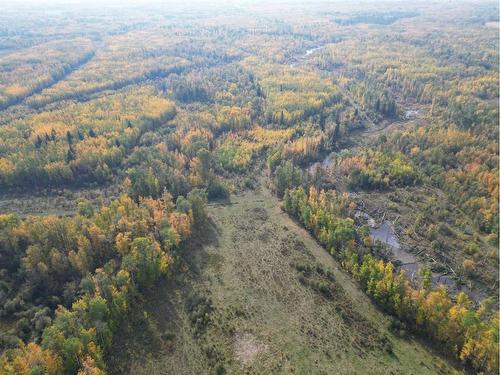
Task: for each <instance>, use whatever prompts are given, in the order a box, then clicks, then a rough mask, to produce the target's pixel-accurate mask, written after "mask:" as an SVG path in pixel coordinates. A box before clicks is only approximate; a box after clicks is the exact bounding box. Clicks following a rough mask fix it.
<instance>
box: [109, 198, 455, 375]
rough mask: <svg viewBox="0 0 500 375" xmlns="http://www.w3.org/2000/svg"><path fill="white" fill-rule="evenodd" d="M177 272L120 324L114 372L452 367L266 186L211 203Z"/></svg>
mask: <svg viewBox="0 0 500 375" xmlns="http://www.w3.org/2000/svg"><path fill="white" fill-rule="evenodd" d="M209 217H210V222H209V224H208V225H207V226H206V228H205V230H204V231H203V233H202V234H201V235H200V236H198V237H197V238H196V239H194V240H193V241H191V243H189V244H188V246H187V249H186V250H185V253H184V255H183V259H184V260H183V262H182V264H179V266H178V268H179V270H175V272H173V276H172V279H171V280H169V281H166V282H163V283H162V284H161V285H159V286H158V288H157V289H155V290H151V291H149V293H148V294H147V297H146V300H145V302H144V304H141V305H140V306H136V307H135V308H134V309H133V313H132V314H131V316H130V317H129V319H127V321H126V322H124V324H123V326H122V327H121V330H120V334H119V335H118V337H117V339H116V340H115V343H114V349H113V353H111V356H110V364H111V365H110V369H109V370H110V372H111V373H112V374H122V373H130V374H138V375H139V374H224V373H225V374H415V375H416V374H453V373H456V371H455V370H453V369H452V368H451V367H450V365H449V364H447V363H446V362H444V361H443V360H442V359H441V358H439V357H437V356H436V355H433V354H431V353H430V352H429V350H428V349H426V348H424V347H423V346H422V345H421V344H420V343H418V342H416V341H414V340H413V339H412V338H407V339H402V338H399V337H396V336H394V335H393V334H392V333H391V332H390V331H389V330H388V326H389V318H388V317H387V316H385V315H383V314H382V313H381V312H380V311H378V310H377V309H376V308H375V307H374V306H373V305H372V304H371V302H370V300H369V299H368V298H367V297H366V296H365V295H364V294H363V293H362V292H361V290H360V289H359V288H358V287H357V286H356V285H355V283H353V282H352V280H351V279H350V278H349V276H348V275H346V274H345V273H344V272H343V271H341V270H340V269H339V266H338V264H337V263H336V262H335V261H334V260H333V258H332V257H331V256H330V255H329V254H328V253H327V252H326V251H325V250H324V249H323V248H322V247H320V246H319V245H318V244H317V243H316V242H315V241H314V239H312V238H311V237H310V236H309V234H308V233H307V232H306V231H305V230H303V229H302V228H300V227H298V226H297V225H296V224H295V223H294V222H293V221H292V220H291V219H290V218H288V216H287V215H285V214H284V213H283V212H282V211H281V210H280V208H279V202H278V201H277V199H276V198H274V197H273V196H272V195H271V194H270V193H269V192H268V191H267V190H266V189H261V190H258V191H254V192H248V193H245V194H243V195H239V196H233V197H232V198H231V202H230V203H229V204H214V205H211V206H210V207H209Z"/></svg>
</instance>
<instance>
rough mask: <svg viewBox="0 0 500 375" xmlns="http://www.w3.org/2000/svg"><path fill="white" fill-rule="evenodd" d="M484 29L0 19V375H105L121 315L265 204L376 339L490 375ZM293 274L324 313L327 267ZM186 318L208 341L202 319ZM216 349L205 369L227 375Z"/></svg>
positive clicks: (132, 7)
mask: <svg viewBox="0 0 500 375" xmlns="http://www.w3.org/2000/svg"><path fill="white" fill-rule="evenodd" d="M498 14H499V7H498V4H497V3H496V2H494V1H489V0H484V1H460V2H454V3H453V4H450V3H448V2H444V1H437V0H436V1H412V2H409V1H383V2H373V1H363V2H349V1H345V2H343V1H338V2H337V1H336V2H320V1H318V2H316V1H311V2H309V1H308V2H305V1H277V2H264V1H262V2H261V1H241V2H219V3H215V4H208V3H205V2H199V3H193V4H191V3H190V2H172V3H169V4H164V3H161V2H156V3H155V2H153V3H151V4H146V3H136V4H132V3H125V4H118V3H113V2H103V3H102V4H99V5H97V4H96V3H91V2H88V3H85V2H82V3H74V4H72V3H69V4H62V3H59V2H48V3H46V4H42V3H36V4H35V3H33V4H31V5H29V4H27V3H26V4H21V3H20V2H19V3H18V2H16V1H11V2H7V3H3V2H2V4H0V352H1V356H0V374H1V375H13V374H26V375H28V374H29V375H34V374H54V375H55V374H78V375H84V374H106V373H113V371H114V370H113V369H112V368H110V366H109V363H111V362H110V361H112V358H113V351H114V350H115V349H114V343H115V342H116V341H117V340H118V338H119V337H121V336H122V328H121V327H122V325H123V323H124V321H126V319H125V317H126V316H127V315H128V314H132V312H133V311H134V309H135V308H136V306H141V303H143V302H144V298H145V297H144V296H145V295H146V294H147V292H148V290H150V289H152V290H154V288H155V287H157V286H158V285H160V284H162V283H163V284H164V283H168V282H170V281H169V280H172V279H173V278H175V277H176V275H179V274H181V273H183V272H184V266H183V264H184V263H183V262H184V261H185V257H186V255H185V248H186V247H189V246H191V245H190V244H191V242H192V241H200V239H201V241H203V239H204V236H205V234H204V233H205V231H206V228H207V226H209V225H210V223H211V222H212V221H213V217H212V216H213V215H212V214H209V213H208V212H212V211H210V207H212V206H215V205H221V207H224V204H231V203H230V202H231V196H232V195H233V196H244V194H245V192H248V191H254V192H255V191H260V189H264V190H266V189H270V190H271V191H272V193H273V194H274V195H275V196H276V197H277V198H279V199H281V200H282V201H281V205H282V206H281V207H282V210H283V213H284V214H287V215H289V216H290V218H292V219H293V220H295V222H296V224H298V225H301V226H302V227H304V228H305V229H306V230H307V231H308V232H309V234H310V235H311V236H312V237H314V238H315V239H316V240H317V241H318V243H319V244H321V246H323V247H324V248H325V251H327V252H328V253H330V254H331V255H332V256H333V258H334V259H335V261H336V262H338V264H339V267H341V268H343V269H344V272H345V273H346V274H349V275H350V276H351V277H352V278H353V280H355V282H356V283H357V285H358V288H360V290H362V291H363V292H365V293H366V295H367V296H368V297H369V298H370V299H371V301H372V302H373V303H374V304H375V305H376V306H377V309H379V310H380V311H382V312H383V313H384V314H388V315H389V316H391V322H392V323H391V326H390V327H389V328H390V330H391V332H392V333H391V334H396V333H394V332H397V334H400V335H401V336H404V337H406V335H407V332H410V333H411V334H412V335H415V337H418V338H419V339H423V341H424V342H427V341H428V342H429V343H430V345H431V348H434V349H432V350H435V351H436V352H437V353H439V355H441V356H442V357H444V358H448V359H451V360H452V364H451V365H450V368H452V367H453V368H454V370H450V371H452V372H449V373H461V372H465V373H482V374H495V373H498V366H499V362H498V354H499V349H498V344H499V333H498V323H499V322H498V316H499V315H498V306H499V300H498V292H499V288H498V282H499V272H498V267H499V255H498V246H499V237H498V236H499V214H498V212H499V177H498V176H499V144H498V137H499V104H498V103H499V90H500V84H499V38H498V33H499V25H500V24H499V18H498ZM266 191H267V190H266ZM221 202H222V203H221ZM228 202H229V203H228ZM222 209H224V208H222ZM381 228H389V229H387V233H385V238H384V236H380V235H377V233H378V232H380V230H381ZM241 231H242V233H241V238H244V237H245V231H252V228H241ZM309 234H308V235H309ZM389 236H392V237H394V238H395V239H396V240H395V241H396V244H394V241H393V242H392V244H391V243H389V240H388V239H389ZM238 240H239V239H238V238H235V239H234V246H235V247H237V246H238ZM190 241H191V242H190ZM401 254H402V255H401ZM408 259H409V260H408ZM293 267H294V272H295V271H297V272H299V274H300V282H301V283H302V284H303V286H306V287H310V288H312V290H314V291H315V292H316V293H319V294H318V295H320V296H322V298H324V299H326V300H327V301H330V300H334V299H335V296H334V295H333V294H332V293H333V292H332V290H331V286H330V284H331V283H333V280H334V279H335V278H334V277H333V276H331V275H330V274H329V273H328V272H327V271H325V270H324V269H323V268H322V266H321V265H319V266H318V268H316V269H315V270H313V269H312V268H311V266H307V265H304V264H298V263H294V264H293ZM314 278H316V279H314ZM314 280H316V281H314ZM317 280H320V281H317ZM337 297H338V296H337ZM172 298H173V297H172ZM190 301H191V300H190ZM200 301H201V302H200ZM191 302H192V303H191ZM191 302H189V303H187V304H186V306H188V307H187V308H188V309H190V314H192V315H193V314H194V315H193V316H194V317H192V319H193V325H194V327H195V331H196V334H197V335H202V333H200V332H202V331H203V330H204V329H205V327H206V326H208V325H210V324H214V323H211V322H210V321H209V319H208V316H209V315H210V313H211V309H212V310H213V308H212V307H210V306H211V305H210V303H209V301H208V300H205V299H201V300H200V299H197V300H196V301H195V302H196V303H195V302H193V301H191ZM197 309H198V310H197ZM193 311H194V312H193ZM343 316H344V319H351V320H349V322H351V323H352V322H354V321H356V319H355V318H353V317H349V318H346V317H345V313H344V315H343ZM356 316H357V315H356ZM146 318H147V317H146ZM146 318H145V319H146ZM239 318H240V317H238V319H239ZM358 322H359V319H358ZM353 324H354V323H353ZM384 340H385V339H381V341H380V342H381V343H382V344H381V345H382V346H383V347H384V348H385V350H386V352H388V353H390V352H392V349H391V347H390V344H388V343H387V342H388V341H384ZM426 344H427V343H425V345H426ZM419 345H420V344H419ZM437 346H439V348H437ZM214 350H215V349H210V350H208V351H206V352H207V353H208V354H207V363H208V364H209V365H208V367H207V368H209V370H207V373H217V374H223V373H226V371H228V372H227V373H231V372H230V370H226V368H225V367H224V366H229V365H230V363H231V362H230V361H229V362H227V361H226V362H224V360H222V359H221V357H220V356H219V355H217V354H214V353H216V352H215V351H214ZM386 354H387V353H386ZM386 354H384V355H386ZM331 360H332V361H334V359H331ZM115 371H119V370H115ZM309 371H312V373H315V372H314V368H309ZM443 371H444V370H443ZM453 371H457V372H453ZM284 372H286V366H285V367H283V368H280V369H277V370H276V373H284Z"/></svg>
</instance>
